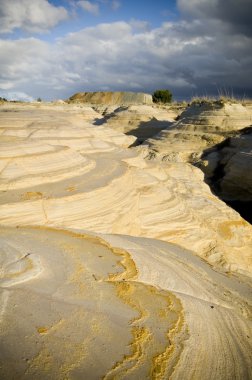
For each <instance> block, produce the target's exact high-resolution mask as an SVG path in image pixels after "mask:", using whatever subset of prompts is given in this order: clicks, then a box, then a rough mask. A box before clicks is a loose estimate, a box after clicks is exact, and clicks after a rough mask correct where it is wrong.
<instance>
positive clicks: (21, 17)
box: [0, 0, 252, 100]
mask: <svg viewBox="0 0 252 380" xmlns="http://www.w3.org/2000/svg"><path fill="white" fill-rule="evenodd" d="M251 15H252V1H251V0H150V1H149V0H144V1H138V0H0V96H5V97H7V98H8V99H23V100H30V99H32V98H34V99H36V98H38V97H41V98H42V99H44V100H52V99H65V98H68V97H69V96H71V95H72V94H74V93H76V92H79V91H98V90H102V91H117V90H121V91H122V90H124V91H144V92H149V93H152V92H153V91H154V90H155V89H158V88H168V89H170V90H171V91H172V92H173V93H174V95H175V97H176V98H178V99H181V98H187V97H191V96H195V95H214V94H217V95H218V93H225V92H227V93H229V94H230V95H231V94H234V95H238V96H247V97H252V22H251Z"/></svg>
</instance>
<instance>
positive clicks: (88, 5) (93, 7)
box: [77, 0, 99, 16]
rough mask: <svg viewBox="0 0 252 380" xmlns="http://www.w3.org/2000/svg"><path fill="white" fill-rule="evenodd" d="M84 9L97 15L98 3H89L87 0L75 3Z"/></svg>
mask: <svg viewBox="0 0 252 380" xmlns="http://www.w3.org/2000/svg"><path fill="white" fill-rule="evenodd" d="M77 4H78V5H79V6H80V7H81V8H82V9H84V11H87V12H89V13H92V14H94V15H95V16H97V15H98V14H99V5H98V4H95V3H91V2H90V1H88V0H81V1H78V3H77Z"/></svg>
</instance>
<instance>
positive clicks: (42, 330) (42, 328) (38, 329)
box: [37, 326, 48, 334]
mask: <svg viewBox="0 0 252 380" xmlns="http://www.w3.org/2000/svg"><path fill="white" fill-rule="evenodd" d="M37 332H38V333H39V334H46V333H47V332H48V328H47V327H44V326H41V327H37Z"/></svg>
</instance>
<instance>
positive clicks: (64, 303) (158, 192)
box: [0, 104, 252, 380]
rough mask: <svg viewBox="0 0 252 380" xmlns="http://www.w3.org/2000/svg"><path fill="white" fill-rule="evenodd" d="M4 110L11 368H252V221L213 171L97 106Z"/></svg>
mask: <svg viewBox="0 0 252 380" xmlns="http://www.w3.org/2000/svg"><path fill="white" fill-rule="evenodd" d="M0 115H1V117H0V136H1V143H0V145H1V146H0V165H1V167H0V170H1V183H0V225H1V227H0V247H1V255H0V262H1V272H0V299H1V302H0V350H1V358H0V378H1V379H3V380H9V379H11V378H13V379H19V378H25V379H38V380H40V379H41V380H42V379H43V380H47V379H48V380H50V379H52V378H54V379H74V380H75V379H84V378H87V379H97V378H104V379H107V380H109V379H115V378H119V379H120V378H127V379H146V378H153V379H166V378H171V377H172V378H173V379H182V378H184V377H185V376H186V378H198V379H202V378H205V379H210V378H218V379H221V380H225V379H227V378H232V379H236V378H237V379H249V378H250V377H251V376H252V372H251V352H252V351H251V343H250V340H251V339H250V338H249V337H250V331H251V303H252V300H251V286H250V283H251V273H252V257H251V252H252V227H251V225H250V224H249V223H246V222H245V221H244V220H243V219H242V218H241V217H240V216H239V214H238V213H236V212H235V211H233V210H232V209H231V208H229V207H227V206H226V205H225V203H224V202H222V201H220V200H219V199H218V198H217V197H216V196H214V195H213V194H212V193H211V191H210V189H209V187H208V186H207V185H206V184H205V183H204V181H203V179H204V175H203V173H202V171H201V170H200V169H199V168H197V167H193V166H192V165H190V164H189V163H186V162H162V161H161V162H159V161H152V160H144V159H143V158H142V156H141V155H139V153H138V152H137V149H135V148H134V149H128V147H129V146H131V145H132V144H133V143H134V141H135V137H133V136H126V135H125V134H123V133H121V132H120V131H118V130H116V128H109V127H108V123H106V124H103V125H95V122H96V121H97V120H98V119H100V118H102V115H100V114H99V113H98V112H95V111H94V110H92V111H91V110H90V107H86V106H83V105H77V104H76V105H75V104H74V105H69V104H59V105H57V106H56V105H45V104H39V105H38V104H33V105H29V104H26V105H25V104H24V105H22V104H11V105H10V104H6V105H3V106H1V107H0ZM118 337H120V339H118Z"/></svg>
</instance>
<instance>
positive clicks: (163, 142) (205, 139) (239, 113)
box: [144, 102, 252, 162]
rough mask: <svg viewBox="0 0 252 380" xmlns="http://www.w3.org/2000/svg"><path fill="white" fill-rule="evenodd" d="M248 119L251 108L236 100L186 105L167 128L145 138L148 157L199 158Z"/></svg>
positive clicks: (249, 118) (190, 159) (244, 125)
mask: <svg viewBox="0 0 252 380" xmlns="http://www.w3.org/2000/svg"><path fill="white" fill-rule="evenodd" d="M251 123H252V108H251V106H249V105H242V104H239V103H220V102H213V103H202V104H201V103H200V104H193V105H191V106H190V107H189V108H187V109H186V110H185V111H184V112H183V113H182V114H181V115H180V119H179V120H178V121H177V122H176V123H174V124H173V125H172V126H171V127H170V128H169V129H166V130H163V131H161V132H160V133H159V134H158V135H157V136H155V137H154V138H152V139H149V140H147V141H146V142H145V143H144V144H145V145H146V147H148V150H149V156H150V157H152V158H153V157H158V158H161V159H163V160H168V161H190V162H195V161H197V160H199V158H200V156H201V154H202V151H203V150H205V149H207V148H210V147H211V146H213V145H215V144H217V143H220V142H221V141H223V140H224V139H225V138H227V137H228V136H231V135H232V133H233V132H234V131H237V130H241V129H243V128H245V127H247V126H249V125H251Z"/></svg>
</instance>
